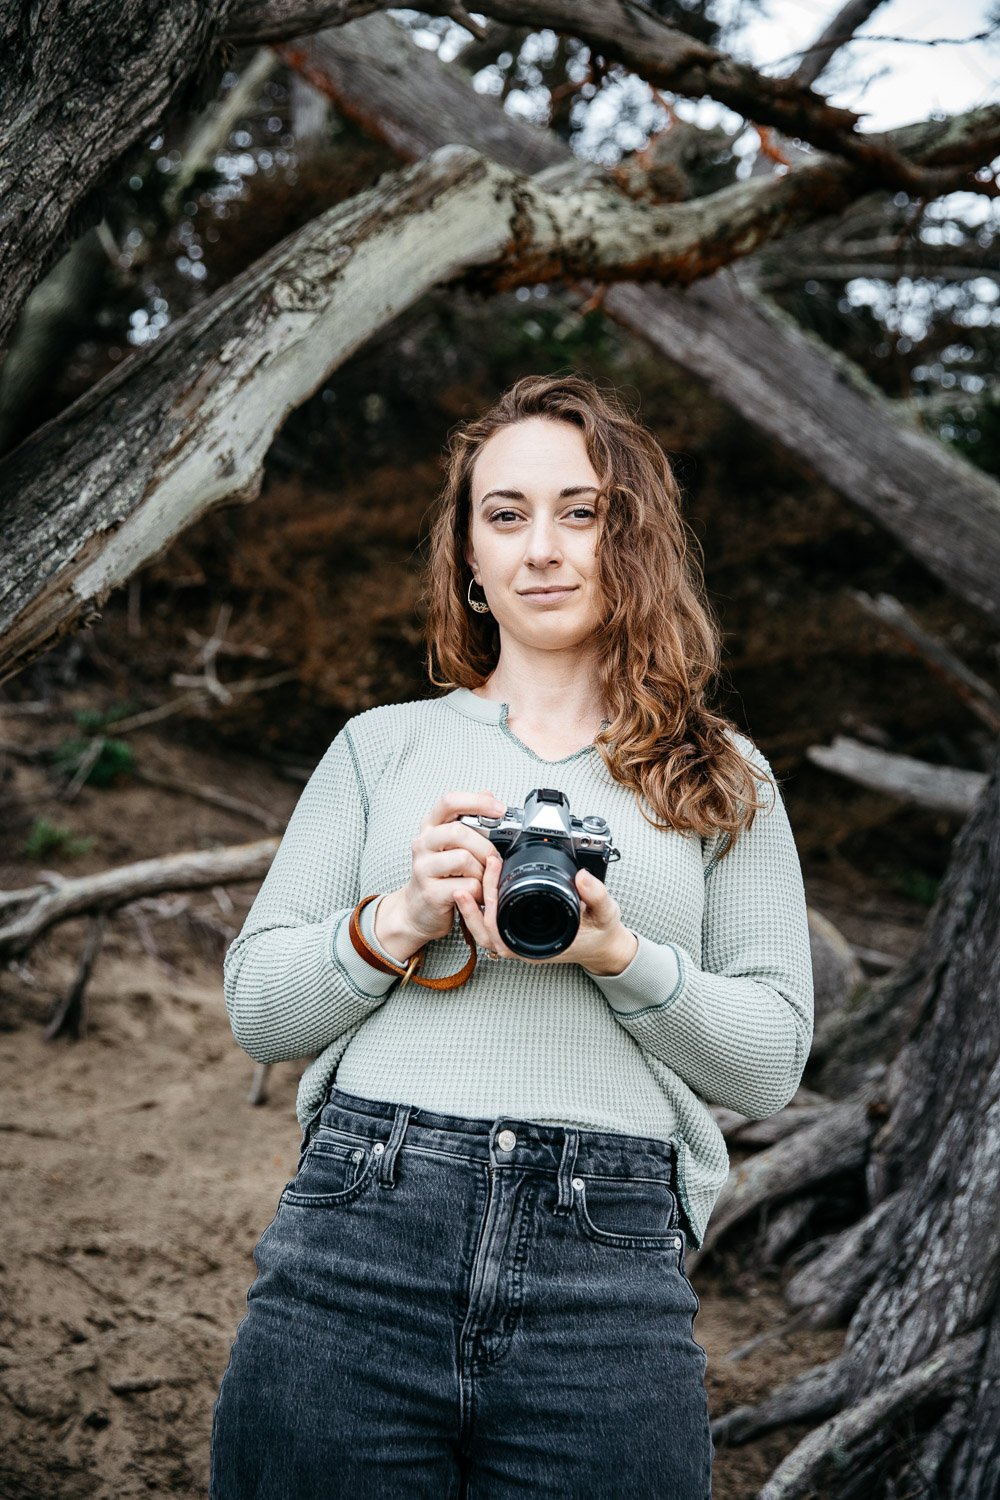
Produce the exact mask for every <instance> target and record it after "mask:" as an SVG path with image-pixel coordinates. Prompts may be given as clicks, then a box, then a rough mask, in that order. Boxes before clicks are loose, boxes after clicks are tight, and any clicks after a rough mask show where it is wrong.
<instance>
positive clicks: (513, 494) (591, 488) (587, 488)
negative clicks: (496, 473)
mask: <svg viewBox="0 0 1000 1500" xmlns="http://www.w3.org/2000/svg"><path fill="white" fill-rule="evenodd" d="M587 494H594V495H599V494H600V490H599V489H598V488H597V485H596V484H572V485H570V486H569V487H568V488H567V489H564V490H560V491H559V495H558V497H557V498H558V499H560V500H571V499H572V498H573V496H574V495H587ZM493 496H497V497H498V498H499V499H501V500H524V499H526V498H527V497H526V496H525V495H522V494H521V491H520V490H487V491H486V494H485V495H484V496H483V498H482V499H481V500H480V502H479V504H480V505H481V506H482V505H485V504H486V502H487V500H489V499H491V498H492V497H493Z"/></svg>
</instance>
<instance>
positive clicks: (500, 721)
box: [444, 687, 611, 766]
mask: <svg viewBox="0 0 1000 1500" xmlns="http://www.w3.org/2000/svg"><path fill="white" fill-rule="evenodd" d="M444 701H445V702H446V703H448V704H450V706H451V707H452V708H453V709H455V710H456V712H457V713H460V714H464V715H465V717H466V718H467V719H475V720H477V721H478V722H479V723H480V724H495V725H496V726H497V728H498V729H499V730H500V731H501V733H502V734H504V735H506V737H507V738H508V739H509V740H511V741H512V742H513V743H514V744H515V745H516V746H517V747H518V749H519V750H523V751H524V753H525V755H530V756H531V758H532V760H537V761H538V762H539V763H540V764H541V765H543V766H561V765H565V763H566V762H567V761H571V760H577V759H579V757H580V756H581V755H590V754H597V750H596V747H595V746H594V744H593V742H591V744H589V745H581V746H580V748H579V750H574V751H572V752H571V753H570V754H569V755H563V756H560V758H559V759H558V760H546V759H545V757H544V755H538V754H537V753H536V752H535V751H534V750H532V748H531V746H530V745H526V744H525V743H524V741H523V740H520V739H518V737H517V735H516V734H515V733H514V731H513V729H511V727H510V725H509V724H508V723H507V712H508V708H509V705H508V704H507V703H506V702H497V700H496V699H495V698H480V696H479V694H478V693H474V692H473V691H472V689H471V688H465V687H457V688H452V690H451V692H450V693H446V694H445V695H444ZM610 723H611V720H610V719H602V720H601V728H602V729H603V728H604V727H605V726H606V725H608V724H610Z"/></svg>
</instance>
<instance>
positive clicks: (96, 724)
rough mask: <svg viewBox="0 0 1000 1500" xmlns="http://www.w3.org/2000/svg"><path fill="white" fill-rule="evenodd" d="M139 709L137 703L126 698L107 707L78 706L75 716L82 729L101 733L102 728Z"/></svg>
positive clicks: (125, 717)
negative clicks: (122, 701)
mask: <svg viewBox="0 0 1000 1500" xmlns="http://www.w3.org/2000/svg"><path fill="white" fill-rule="evenodd" d="M138 710H139V705H138V704H137V703H133V702H132V701H131V699H126V701H125V702H124V703H113V704H112V705H111V707H110V708H105V709H98V708H78V709H77V711H76V713H75V714H74V715H73V717H74V719H75V720H76V722H77V725H78V726H79V728H80V729H86V730H90V731H92V733H94V734H100V732H101V730H102V729H105V728H107V726H108V725H109V724H116V723H118V721H119V720H120V719H127V718H129V717H130V716H131V715H132V714H134V713H137V712H138Z"/></svg>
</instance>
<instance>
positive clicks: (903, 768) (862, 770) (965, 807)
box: [806, 734, 986, 816]
mask: <svg viewBox="0 0 1000 1500" xmlns="http://www.w3.org/2000/svg"><path fill="white" fill-rule="evenodd" d="M806 755H807V756H808V757H809V759H810V760H811V761H813V762H814V763H815V764H816V765H817V766H822V767H823V769H824V771H833V772H834V774H835V775H837V776H844V777H846V778H847V779H848V780H849V781H854V782H857V784H858V785H859V786H866V787H870V788H871V790H872V791H875V792H884V793H885V794H886V796H887V797H894V798H896V799H897V800H898V801H900V802H911V803H914V804H916V806H917V807H929V808H932V809H933V810H934V811H935V812H947V813H956V814H959V815H962V816H965V815H967V814H968V812H969V810H970V808H971V807H972V805H973V803H974V802H975V800H976V798H977V797H978V796H979V794H980V792H981V791H982V789H983V786H984V784H985V781H986V773H985V772H984V771H964V770H962V769H961V768H960V767H958V766H936V765H932V764H931V763H930V762H929V761H925V760H917V759H916V758H915V757H914V756H912V755H896V754H895V753H893V752H891V751H888V750H879V749H878V748H877V746H875V745H866V744H865V743H864V742H863V741H862V740H855V739H851V738H850V736H848V735H846V734H835V735H834V737H833V741H832V743H831V744H829V745H809V746H808V748H807V749H806Z"/></svg>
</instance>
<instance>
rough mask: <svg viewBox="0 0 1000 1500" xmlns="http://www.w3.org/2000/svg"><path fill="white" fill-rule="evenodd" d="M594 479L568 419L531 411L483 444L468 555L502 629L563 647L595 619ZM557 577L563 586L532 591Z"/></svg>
mask: <svg viewBox="0 0 1000 1500" xmlns="http://www.w3.org/2000/svg"><path fill="white" fill-rule="evenodd" d="M599 486H600V479H599V476H598V475H597V473H596V472H595V470H594V468H593V466H592V464H591V462H590V459H589V458H588V456H587V448H586V444H585V442H584V439H583V433H582V432H581V431H580V429H579V428H578V427H576V426H574V425H573V424H572V423H570V422H559V421H555V420H553V419H552V418H549V417H528V418H526V419H525V420H524V421H522V422H516V423H514V424H512V425H511V426H509V427H503V428H501V429H500V431H499V432H495V433H494V434H493V436H492V437H491V438H489V439H488V440H487V441H486V442H485V443H484V444H483V446H482V448H481V449H480V450H479V454H478V456H477V458H476V461H475V464H474V466H473V470H472V485H471V494H472V510H471V516H470V523H469V540H468V543H467V547H466V561H467V562H468V563H469V565H470V567H471V568H472V571H473V574H474V576H475V578H476V579H477V581H478V582H479V584H480V586H481V588H482V589H483V591H484V592H485V595H486V601H487V603H488V604H489V607H490V609H491V611H492V613H493V616H494V618H495V619H496V621H497V624H498V625H499V627H500V631H501V634H503V632H505V631H508V632H510V634H511V635H512V636H513V637H514V638H516V639H517V640H518V641H521V642H522V643H523V644H524V645H526V646H544V647H545V648H547V649H551V648H552V647H560V648H563V649H565V648H567V647H572V646H576V645H580V644H582V643H583V642H584V641H586V640H587V639H588V638H589V637H590V636H591V635H592V634H593V632H594V631H595V630H596V628H597V626H598V625H599V624H600V622H601V620H602V618H603V613H604V611H603V606H602V600H601V597H600V588H599V582H598V570H597V538H598V531H599V528H600V522H599V521H598V519H597V508H598V507H597V490H598V488H599ZM497 491H503V492H504V493H497ZM557 584H558V585H564V586H566V587H567V588H568V589H569V592H568V593H565V594H553V595H552V596H551V597H549V598H548V599H547V600H546V598H545V597H544V596H543V595H538V594H535V595H534V596H532V595H531V594H530V593H529V592H528V591H530V590H539V589H549V588H552V587H554V586H555V585H557Z"/></svg>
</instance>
